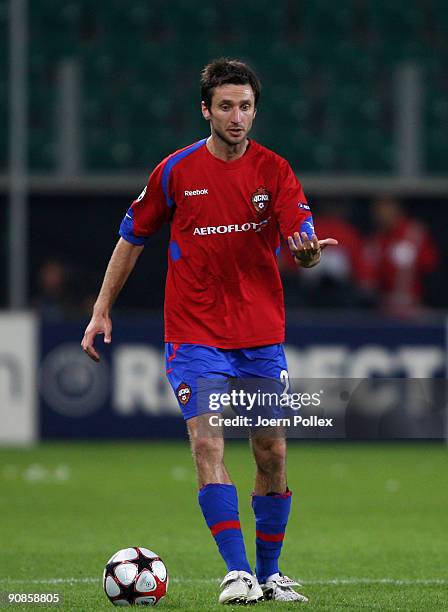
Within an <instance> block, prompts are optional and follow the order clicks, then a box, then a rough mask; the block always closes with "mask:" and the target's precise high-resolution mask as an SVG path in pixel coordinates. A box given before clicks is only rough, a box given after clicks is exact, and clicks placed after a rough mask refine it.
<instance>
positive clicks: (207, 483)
mask: <svg viewBox="0 0 448 612" xmlns="http://www.w3.org/2000/svg"><path fill="white" fill-rule="evenodd" d="M208 416H209V415H200V416H198V417H194V418H192V419H189V420H188V421H187V427H188V433H189V436H190V443H191V450H192V454H193V459H194V462H195V466H196V472H197V478H198V485H199V493H198V500H199V505H200V506H201V509H202V513H203V515H204V518H205V521H206V523H207V525H208V527H209V529H210V532H211V534H212V536H213V537H214V539H215V541H216V544H217V546H218V549H219V552H220V553H221V556H222V558H223V559H224V562H225V563H226V565H227V570H228V573H227V575H226V576H225V578H224V580H223V582H222V585H221V586H222V588H223V590H222V592H221V595H220V598H219V601H220V602H221V603H229V604H230V603H247V601H248V599H249V591H251V589H252V591H253V592H252V593H251V595H250V597H251V598H252V599H253V600H254V601H256V600H257V599H260V598H261V597H262V591H261V589H260V587H259V586H258V584H256V580H255V579H254V577H253V576H252V570H251V568H250V565H249V562H248V560H247V556H246V548H245V545H244V539H243V534H242V532H241V525H240V520H239V512H238V495H237V490H236V487H235V485H234V484H233V483H232V481H231V479H230V476H229V474H228V472H227V469H226V466H225V464H224V439H223V437H222V435H219V434H218V432H217V429H216V427H211V426H210V425H209V424H208ZM255 584H256V589H255V591H254V589H253V588H252V587H253V586H254V585H255Z"/></svg>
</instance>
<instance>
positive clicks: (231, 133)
mask: <svg viewBox="0 0 448 612" xmlns="http://www.w3.org/2000/svg"><path fill="white" fill-rule="evenodd" d="M256 112H257V111H256V109H255V97H254V92H253V90H252V87H251V86H250V85H232V84H228V85H220V86H219V87H215V89H214V91H213V96H212V102H211V108H207V107H206V106H205V104H204V102H202V114H203V116H204V118H205V119H207V121H210V124H211V129H212V134H216V136H218V137H219V138H220V139H221V140H223V141H224V142H225V143H226V144H228V145H230V146H235V145H238V144H241V143H242V142H244V140H245V139H246V138H247V134H248V133H249V131H250V129H251V127H252V123H253V121H254V118H255V115H256Z"/></svg>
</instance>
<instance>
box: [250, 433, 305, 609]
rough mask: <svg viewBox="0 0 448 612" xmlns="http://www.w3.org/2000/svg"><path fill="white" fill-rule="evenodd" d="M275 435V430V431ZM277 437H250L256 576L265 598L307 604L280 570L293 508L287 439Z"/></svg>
mask: <svg viewBox="0 0 448 612" xmlns="http://www.w3.org/2000/svg"><path fill="white" fill-rule="evenodd" d="M272 430H273V431H272V433H273V434H274V428H272ZM275 433H277V436H275V437H264V436H263V435H254V436H252V438H251V446H252V451H253V454H254V458H255V463H256V466H257V467H256V470H257V471H256V476H255V489H254V494H253V496H252V508H253V511H254V514H255V522H256V549H257V565H256V575H257V578H258V581H259V583H260V585H261V588H262V590H263V593H264V596H265V598H266V599H275V600H279V601H298V602H307V601H308V599H307V598H306V597H305V596H304V595H302V594H301V593H298V592H297V591H295V590H294V589H293V587H294V586H299V584H298V583H297V582H295V581H294V580H291V579H290V578H288V577H287V576H283V575H282V574H281V573H280V569H279V558H280V553H281V550H282V545H283V539H284V537H285V530H286V526H287V524H288V519H289V513H290V509H291V495H292V494H291V491H290V490H289V489H288V486H287V482H286V440H285V438H284V437H283V436H282V435H281V432H280V430H277V431H276V432H275Z"/></svg>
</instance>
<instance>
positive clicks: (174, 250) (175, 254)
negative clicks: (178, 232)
mask: <svg viewBox="0 0 448 612" xmlns="http://www.w3.org/2000/svg"><path fill="white" fill-rule="evenodd" d="M169 249H170V255H171V259H172V260H173V261H177V260H178V259H180V258H181V257H182V253H181V250H180V247H179V245H178V244H177V242H176V241H175V240H171V242H170V247H169Z"/></svg>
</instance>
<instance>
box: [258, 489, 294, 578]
mask: <svg viewBox="0 0 448 612" xmlns="http://www.w3.org/2000/svg"><path fill="white" fill-rule="evenodd" d="M252 508H253V511H254V513H255V522H256V530H257V537H256V547H257V567H256V574H257V578H258V582H259V583H260V584H263V583H264V582H266V578H267V577H268V576H272V574H277V572H279V569H278V558H279V557H280V552H281V550H282V544H283V538H284V537H285V529H286V525H287V523H288V517H289V510H290V508H291V491H290V490H289V489H287V490H286V493H284V494H282V495H253V496H252Z"/></svg>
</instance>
